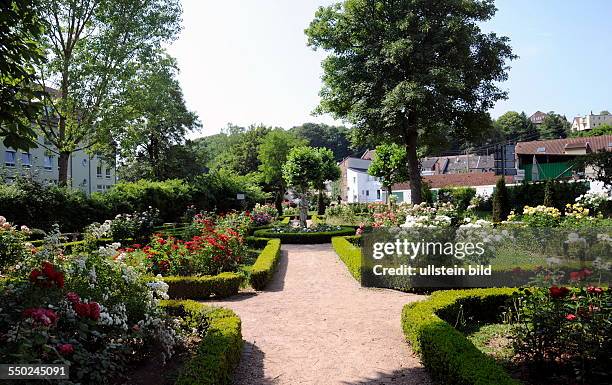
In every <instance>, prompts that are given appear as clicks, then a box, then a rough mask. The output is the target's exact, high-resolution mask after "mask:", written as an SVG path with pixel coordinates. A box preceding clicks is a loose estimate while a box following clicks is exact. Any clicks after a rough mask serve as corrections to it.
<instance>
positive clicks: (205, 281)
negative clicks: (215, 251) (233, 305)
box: [162, 273, 244, 299]
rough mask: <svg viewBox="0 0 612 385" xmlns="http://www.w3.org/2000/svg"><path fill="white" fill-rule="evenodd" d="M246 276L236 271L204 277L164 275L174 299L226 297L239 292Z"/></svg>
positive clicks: (169, 293) (169, 292)
mask: <svg viewBox="0 0 612 385" xmlns="http://www.w3.org/2000/svg"><path fill="white" fill-rule="evenodd" d="M243 279H244V277H243V276H242V275H240V274H236V273H221V274H219V275H212V276H204V277H176V276H173V277H163V278H162V280H163V281H164V282H165V283H166V284H168V295H169V296H170V298H174V299H207V298H210V297H211V296H213V295H214V296H215V298H225V297H229V296H232V295H235V294H238V291H239V290H240V284H242V281H243Z"/></svg>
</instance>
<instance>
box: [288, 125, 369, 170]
mask: <svg viewBox="0 0 612 385" xmlns="http://www.w3.org/2000/svg"><path fill="white" fill-rule="evenodd" d="M289 131H290V132H291V133H294V134H296V135H297V136H298V137H300V138H303V139H305V140H306V141H307V143H306V145H308V146H310V147H315V148H317V147H325V148H328V149H330V150H331V151H332V152H333V153H334V159H335V160H336V161H337V162H339V161H341V160H342V159H344V158H346V157H347V156H351V155H353V156H357V155H359V156H360V155H361V154H362V153H363V152H365V150H366V148H354V149H353V148H351V143H350V142H351V130H350V129H348V128H346V127H343V126H328V125H327V124H320V123H304V124H302V125H301V126H296V127H293V128H291V129H290V130H289Z"/></svg>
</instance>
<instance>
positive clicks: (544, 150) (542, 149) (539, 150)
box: [536, 147, 546, 152]
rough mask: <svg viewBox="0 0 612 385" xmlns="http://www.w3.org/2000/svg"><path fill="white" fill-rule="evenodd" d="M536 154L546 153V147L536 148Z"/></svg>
mask: <svg viewBox="0 0 612 385" xmlns="http://www.w3.org/2000/svg"><path fill="white" fill-rule="evenodd" d="M536 151H537V152H546V147H538V148H537V149H536Z"/></svg>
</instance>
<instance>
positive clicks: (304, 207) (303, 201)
mask: <svg viewBox="0 0 612 385" xmlns="http://www.w3.org/2000/svg"><path fill="white" fill-rule="evenodd" d="M307 219H308V197H307V196H306V192H305V191H303V192H302V194H301V195H300V225H301V226H302V227H306V226H307V223H306V220H307Z"/></svg>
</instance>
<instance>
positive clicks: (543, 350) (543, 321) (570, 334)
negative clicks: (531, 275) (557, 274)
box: [513, 286, 612, 383]
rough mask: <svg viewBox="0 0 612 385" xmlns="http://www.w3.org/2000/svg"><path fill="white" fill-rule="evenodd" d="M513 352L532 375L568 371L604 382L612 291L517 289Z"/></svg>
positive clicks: (610, 363)
mask: <svg viewBox="0 0 612 385" xmlns="http://www.w3.org/2000/svg"><path fill="white" fill-rule="evenodd" d="M515 299H516V301H517V303H518V305H517V310H516V311H517V314H516V319H517V321H518V322H517V327H515V328H514V329H513V330H514V342H515V343H514V346H515V351H516V352H517V353H518V355H519V357H521V358H522V359H523V360H524V361H525V362H526V363H527V364H528V365H529V366H530V367H531V368H532V370H534V371H535V372H541V371H546V372H549V371H555V372H562V371H565V372H567V373H568V374H569V375H570V376H572V377H574V376H575V377H578V378H580V379H581V380H582V381H586V382H587V383H604V382H607V381H606V380H609V378H606V376H605V374H604V373H606V372H609V370H608V369H609V368H610V367H612V360H611V359H610V355H609V354H608V352H610V351H611V350H612V342H611V341H610V338H609V337H610V335H612V324H611V323H610V316H611V315H612V292H611V291H610V290H609V289H604V288H598V287H592V286H589V287H583V288H573V289H572V288H566V287H557V286H551V287H550V288H532V289H522V290H520V291H519V292H517V293H515Z"/></svg>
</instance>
